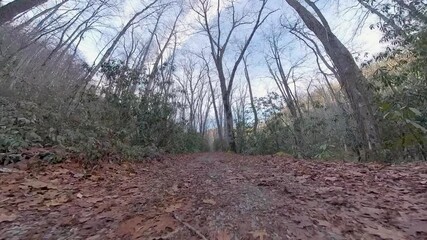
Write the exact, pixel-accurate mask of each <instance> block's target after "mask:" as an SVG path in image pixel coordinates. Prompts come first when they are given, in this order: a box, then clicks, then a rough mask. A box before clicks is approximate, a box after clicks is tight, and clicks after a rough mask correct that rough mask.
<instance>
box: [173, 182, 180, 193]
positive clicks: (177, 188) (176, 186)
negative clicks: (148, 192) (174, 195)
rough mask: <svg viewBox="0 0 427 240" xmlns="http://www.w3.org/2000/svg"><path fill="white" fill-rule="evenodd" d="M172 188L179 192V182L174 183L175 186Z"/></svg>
mask: <svg viewBox="0 0 427 240" xmlns="http://www.w3.org/2000/svg"><path fill="white" fill-rule="evenodd" d="M172 190H173V191H174V192H178V191H179V187H178V184H176V183H175V184H174V185H173V186H172Z"/></svg>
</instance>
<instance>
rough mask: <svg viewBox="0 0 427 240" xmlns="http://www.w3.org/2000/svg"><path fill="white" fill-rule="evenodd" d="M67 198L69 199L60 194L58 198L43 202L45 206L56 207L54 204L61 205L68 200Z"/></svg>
mask: <svg viewBox="0 0 427 240" xmlns="http://www.w3.org/2000/svg"><path fill="white" fill-rule="evenodd" d="M69 200H70V199H69V198H68V197H67V196H66V195H62V196H60V197H58V198H55V199H52V200H49V201H47V202H46V203H45V205H46V206H47V207H56V206H59V205H62V204H64V203H66V202H68V201H69Z"/></svg>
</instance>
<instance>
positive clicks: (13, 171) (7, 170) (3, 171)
mask: <svg viewBox="0 0 427 240" xmlns="http://www.w3.org/2000/svg"><path fill="white" fill-rule="evenodd" d="M23 172H24V171H21V170H16V169H12V168H0V173H23Z"/></svg>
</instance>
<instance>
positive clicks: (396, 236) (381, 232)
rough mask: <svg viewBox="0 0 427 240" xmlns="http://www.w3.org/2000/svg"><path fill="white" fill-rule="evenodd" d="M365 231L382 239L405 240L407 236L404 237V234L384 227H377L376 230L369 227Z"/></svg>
mask: <svg viewBox="0 0 427 240" xmlns="http://www.w3.org/2000/svg"><path fill="white" fill-rule="evenodd" d="M363 230H365V231H366V232H368V233H369V234H372V235H374V236H378V237H380V238H382V239H392V240H401V239H405V236H403V234H402V233H401V232H398V231H393V230H390V229H387V228H384V227H382V226H376V228H374V227H369V226H368V227H365V228H363Z"/></svg>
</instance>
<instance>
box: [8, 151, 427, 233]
mask: <svg viewBox="0 0 427 240" xmlns="http://www.w3.org/2000/svg"><path fill="white" fill-rule="evenodd" d="M0 170H1V171H0V239H92V240H95V239H218V240H227V239H335V240H339V239H427V165H426V164H410V165H404V166H381V165H373V164H369V165H362V164H348V163H323V162H314V161H302V160H294V159H290V158H281V157H272V156H264V157H249V156H239V155H233V154H225V153H207V154H192V155H178V156H173V157H169V158H167V159H164V160H161V161H153V162H150V163H144V164H130V163H125V164H121V165H116V164H103V165H101V166H99V167H97V168H96V169H94V170H93V171H90V172H85V171H84V169H83V168H81V167H80V166H79V165H77V164H73V163H64V164H59V165H50V166H44V167H40V168H34V167H33V168H31V170H25V171H22V170H21V171H18V170H16V169H14V170H13V172H10V171H8V170H7V169H4V168H2V169H0Z"/></svg>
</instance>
